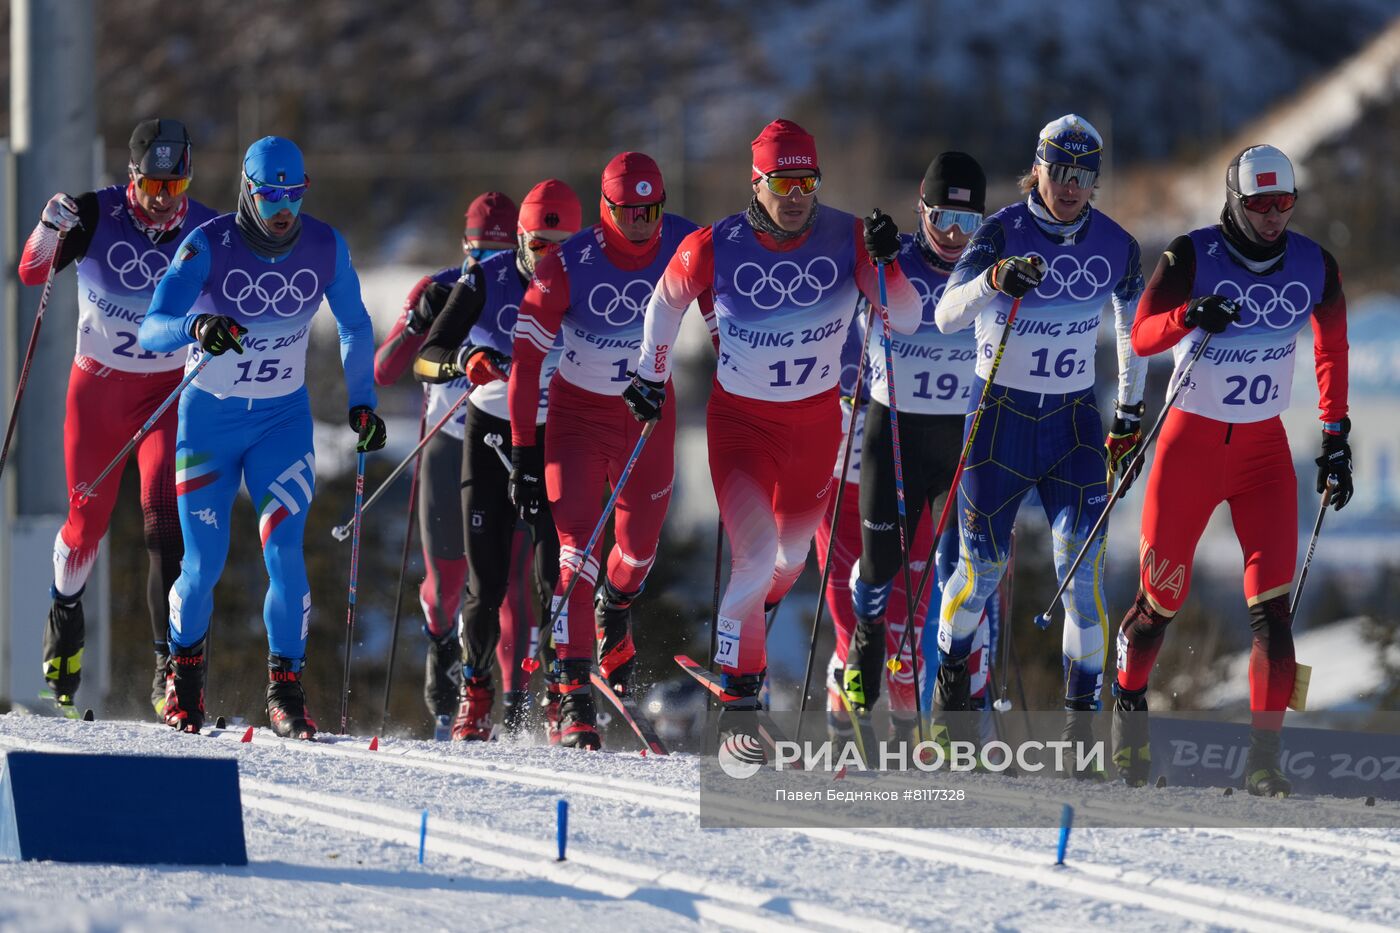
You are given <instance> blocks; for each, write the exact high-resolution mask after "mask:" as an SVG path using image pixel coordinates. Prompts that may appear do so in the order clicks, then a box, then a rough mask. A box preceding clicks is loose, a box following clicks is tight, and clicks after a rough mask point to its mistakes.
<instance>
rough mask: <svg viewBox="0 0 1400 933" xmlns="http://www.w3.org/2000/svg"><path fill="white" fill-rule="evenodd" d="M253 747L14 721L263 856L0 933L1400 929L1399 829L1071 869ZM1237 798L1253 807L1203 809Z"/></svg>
mask: <svg viewBox="0 0 1400 933" xmlns="http://www.w3.org/2000/svg"><path fill="white" fill-rule="evenodd" d="M240 735H241V730H228V731H226V732H224V733H222V734H219V735H215V736H205V737H194V736H184V735H178V734H176V733H173V732H171V731H169V730H167V729H165V728H163V727H159V726H156V725H154V724H136V723H118V722H113V723H104V722H98V723H81V722H68V721H64V720H55V719H46V718H38V717H32V716H22V715H18V714H10V715H7V716H4V717H0V751H3V750H10V749H15V748H28V749H33V750H39V751H84V752H107V753H123V754H153V755H155V754H159V755H200V756H219V757H231V758H235V759H237V761H238V763H239V769H240V773H241V790H242V801H243V809H244V821H245V828H246V834H247V841H248V850H249V858H250V864H249V865H248V866H247V867H240V868H216V869H202V870H201V869H194V868H187V867H177V866H153V867H125V866H108V865H69V864H58V863H8V864H0V929H26V930H29V929H33V930H40V929H42V930H88V929H94V930H95V929H101V930H108V929H111V930H118V929H120V930H126V929H131V930H136V929H141V930H152V929H154V930H164V929H169V930H193V929H198V930H200V931H201V933H204V931H214V930H223V929H239V930H246V929H265V928H273V927H278V928H288V927H291V928H313V929H414V930H417V929H449V928H451V929H463V928H469V929H471V930H473V931H480V930H493V929H546V928H548V929H551V930H553V931H556V933H557V931H558V930H560V929H566V930H588V929H600V928H607V929H608V930H610V931H621V930H633V929H648V930H654V929H689V928H693V927H696V926H707V927H719V928H724V929H770V928H772V929H778V928H782V929H837V928H843V929H859V930H872V931H873V930H884V929H897V928H929V927H934V926H937V927H939V928H954V929H970V928H986V927H988V926H994V927H996V928H999V929H1035V930H1041V929H1069V928H1081V929H1082V928H1083V927H1084V926H1085V924H1094V925H1095V926H1096V927H1100V928H1104V929H1112V930H1114V931H1128V930H1162V929H1206V928H1247V929H1271V930H1283V929H1303V930H1312V929H1336V930H1343V929H1345V930H1363V929H1376V930H1378V929H1393V928H1394V927H1395V926H1396V924H1397V921H1400V885H1397V879H1400V873H1397V866H1398V865H1400V830H1341V829H1335V830H1326V831H1322V830H1313V831H1308V832H1306V833H1301V832H1297V831H1290V830H1268V831H1265V830H1257V829H1256V830H1229V829H1210V830H1184V829H1174V828H1167V827H1158V828H1152V829H1089V830H1077V831H1076V832H1075V834H1074V835H1073V836H1072V838H1071V844H1070V851H1069V857H1068V860H1067V864H1066V866H1065V867H1061V868H1056V867H1055V866H1054V865H1053V861H1054V845H1055V837H1056V832H1055V831H1054V830H1046V829H1040V830H977V831H906V830H891V829H884V830H880V829H858V830H843V829H807V830H786V829H785V830H726V831H718V830H714V831H704V830H701V829H700V828H699V821H698V818H697V808H698V790H697V787H698V784H697V781H698V779H697V767H696V765H697V759H695V758H694V757H692V756H687V755H673V756H671V757H669V758H657V757H647V758H643V757H640V756H638V755H635V754H629V753H626V752H622V753H598V754H585V753H580V752H570V751H565V750H560V749H551V748H547V747H530V746H517V745H509V744H505V743H492V744H490V745H485V746H483V745H472V746H461V745H441V744H434V743H425V742H410V741H399V740H386V741H385V742H384V743H383V744H382V746H381V749H380V750H379V751H377V752H371V751H368V750H367V747H366V746H367V741H368V740H367V739H366V738H347V739H335V740H330V739H327V740H325V741H321V742H317V743H314V744H310V743H296V742H285V741H283V740H280V739H277V738H275V737H273V736H272V735H271V734H270V733H269V732H267V731H266V730H260V731H259V732H258V733H257V734H256V738H255V740H254V742H253V743H252V744H250V745H243V744H240V743H238V741H237V739H238V737H239V736H240ZM988 780H1002V779H996V778H988ZM177 790H178V789H176V788H172V789H171V796H170V805H169V808H168V811H167V813H166V814H164V815H162V814H154V813H153V814H151V818H152V819H162V818H163V819H168V820H169V821H170V822H171V829H172V831H173V832H197V831H198V804H197V797H194V798H192V799H182V798H181V797H180V796H178V794H177ZM191 790H193V791H194V793H195V794H197V793H198V790H197V789H191ZM1121 790H1122V792H1124V793H1141V794H1142V795H1143V800H1144V802H1147V801H1152V800H1154V799H1156V800H1160V799H1163V798H1162V797H1157V796H1155V795H1157V794H1163V795H1166V794H1170V797H1169V799H1170V800H1171V801H1172V805H1177V804H1179V803H1180V802H1181V801H1182V800H1189V799H1190V798H1189V795H1190V794H1192V793H1199V794H1201V795H1205V794H1206V792H1204V791H1202V792H1192V791H1188V790H1186V789H1172V790H1171V791H1159V792H1154V791H1151V790H1144V791H1129V790H1127V789H1126V788H1122V789H1121ZM1183 795H1188V796H1183ZM560 797H565V798H567V799H568V800H569V802H570V808H571V816H570V825H571V834H570V843H569V860H568V861H567V862H565V863H558V862H556V861H555V860H554V851H553V845H554V842H553V840H554V812H555V802H556V800H558V799H559V798H560ZM1231 801H1235V802H1236V803H1247V802H1249V801H1241V800H1239V798H1238V797H1236V798H1220V797H1218V796H1216V797H1214V798H1212V799H1211V800H1209V801H1206V800H1205V797H1204V796H1202V797H1201V798H1200V799H1199V801H1198V802H1199V804H1200V806H1202V807H1209V806H1215V807H1222V806H1229V805H1232V804H1231ZM1253 803H1257V804H1263V805H1279V806H1294V805H1306V804H1304V803H1303V802H1301V801H1286V802H1278V801H1269V802H1264V801H1254V802H1253ZM1314 805H1320V804H1314ZM1382 806H1393V805H1389V804H1385V803H1384V802H1382ZM423 807H427V808H428V809H429V811H430V820H429V834H428V846H427V855H426V859H425V863H424V864H423V865H422V866H419V865H418V864H417V840H418V823H419V818H420V813H421V810H422V808H423Z"/></svg>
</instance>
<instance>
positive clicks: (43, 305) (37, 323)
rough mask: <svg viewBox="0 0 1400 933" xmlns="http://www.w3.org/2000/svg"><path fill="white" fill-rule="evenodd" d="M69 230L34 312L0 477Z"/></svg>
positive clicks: (1, 452)
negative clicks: (36, 309)
mask: <svg viewBox="0 0 1400 933" xmlns="http://www.w3.org/2000/svg"><path fill="white" fill-rule="evenodd" d="M67 235H68V231H66V230H60V231H59V232H58V245H57V246H55V247H54V249H53V261H52V262H50V263H49V274H48V276H47V277H46V278H45V279H44V290H43V292H41V293H40V295H39V310H38V311H36V312H35V314H34V329H33V330H31V331H30V332H29V349H27V350H25V351H24V365H23V366H21V367H20V370H19V382H17V383H15V400H14V402H13V403H11V405H10V423H9V424H8V425H6V427H5V445H4V446H3V447H0V477H3V476H4V475H5V461H6V460H8V459H9V458H10V440H11V439H12V438H13V437H14V436H15V425H17V424H19V403H20V402H21V401H22V400H23V399H24V387H25V386H26V385H28V384H29V367H30V365H31V364H32V363H33V362H34V351H35V350H36V349H38V346H39V328H40V327H41V326H42V325H43V323H44V312H45V311H47V310H49V295H51V294H53V276H54V272H56V271H57V270H58V257H59V256H61V255H62V254H63V238H64V237H66V236H67Z"/></svg>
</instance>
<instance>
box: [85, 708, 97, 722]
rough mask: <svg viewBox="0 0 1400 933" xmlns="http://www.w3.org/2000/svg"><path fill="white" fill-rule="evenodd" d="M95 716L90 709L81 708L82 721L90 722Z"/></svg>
mask: <svg viewBox="0 0 1400 933" xmlns="http://www.w3.org/2000/svg"><path fill="white" fill-rule="evenodd" d="M96 718H97V715H96V714H95V713H94V712H93V711H92V710H91V709H85V710H83V722H92V721H93V720H95V719H96Z"/></svg>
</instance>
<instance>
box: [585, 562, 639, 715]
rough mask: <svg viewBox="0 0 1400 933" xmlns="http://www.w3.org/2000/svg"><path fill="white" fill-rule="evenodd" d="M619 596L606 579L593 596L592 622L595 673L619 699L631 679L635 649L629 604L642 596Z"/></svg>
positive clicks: (629, 685)
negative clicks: (596, 640)
mask: <svg viewBox="0 0 1400 933" xmlns="http://www.w3.org/2000/svg"><path fill="white" fill-rule="evenodd" d="M641 592H642V591H641V590H640V589H639V590H637V592H635V593H622V592H619V591H618V590H617V588H616V587H614V586H613V585H612V584H611V583H610V582H608V580H607V579H606V578H604V580H603V585H602V586H600V587H598V590H597V592H596V593H594V595H593V621H594V623H595V624H596V626H597V633H598V671H599V672H600V673H601V674H602V675H603V679H604V680H606V681H607V682H608V685H609V686H611V687H612V688H613V691H614V692H615V693H617V694H618V695H619V696H622V695H625V694H626V693H627V692H628V691H629V689H630V687H631V680H632V667H633V662H634V661H635V660H636V657H637V648H636V646H635V645H633V643H632V601H633V600H635V599H636V598H637V597H638V596H639V595H641Z"/></svg>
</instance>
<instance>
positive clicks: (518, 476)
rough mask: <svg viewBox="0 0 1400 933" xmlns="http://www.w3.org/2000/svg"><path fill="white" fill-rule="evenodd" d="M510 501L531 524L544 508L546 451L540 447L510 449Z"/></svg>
mask: <svg viewBox="0 0 1400 933" xmlns="http://www.w3.org/2000/svg"><path fill="white" fill-rule="evenodd" d="M510 501H511V502H513V503H515V508H516V511H518V512H519V513H520V517H521V518H522V519H524V520H525V521H526V522H529V523H530V524H531V525H533V524H534V523H535V521H536V520H537V519H538V518H539V516H540V510H541V509H542V508H544V504H545V500H544V452H543V451H542V450H541V449H540V448H539V447H512V448H511V449H510Z"/></svg>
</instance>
